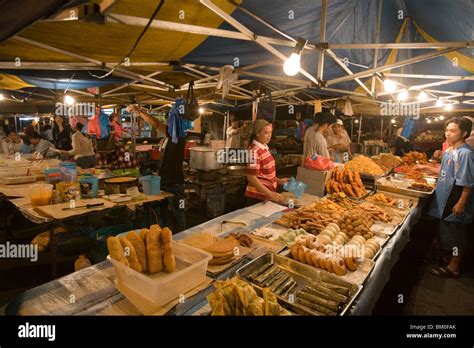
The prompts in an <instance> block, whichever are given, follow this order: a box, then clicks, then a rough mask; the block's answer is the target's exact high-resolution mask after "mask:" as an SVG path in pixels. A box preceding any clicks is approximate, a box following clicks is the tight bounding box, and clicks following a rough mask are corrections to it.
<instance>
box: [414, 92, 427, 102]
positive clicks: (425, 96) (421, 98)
mask: <svg viewBox="0 0 474 348" xmlns="http://www.w3.org/2000/svg"><path fill="white" fill-rule="evenodd" d="M417 98H418V100H419V101H425V100H426V99H428V94H426V92H425V91H421V92H420V94H418V97H417Z"/></svg>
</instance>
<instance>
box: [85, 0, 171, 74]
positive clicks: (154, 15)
mask: <svg viewBox="0 0 474 348" xmlns="http://www.w3.org/2000/svg"><path fill="white" fill-rule="evenodd" d="M164 3H165V0H160V3H159V4H158V7H157V8H156V9H155V11H154V12H153V14H152V15H151V17H150V20H149V21H148V23H147V25H146V26H145V28H143V30H142V32H141V33H140V35H139V36H138V38H137V40H136V41H135V44H134V45H133V47H132V49H131V50H130V52H129V53H128V54H127V55H125V56H124V57H123V58H122V60H120V62H118V64H117V65H116V66H114V67H113V68H112V70H110V71H109V72H108V73H106V74H105V75H102V76H98V75H94V74H92V73H91V72H90V71H87V72H88V73H89V75H90V76H93V77H95V78H98V79H103V78H105V77H107V76H109V75H110V74H112V73H113V72H114V71H115V70H116V69H117V68H118V67H119V66H120V65H121V64H122V63H123V61H124V60H125V59H126V58H130V57H131V56H132V54H133V52H134V51H135V49H136V48H137V46H138V44H139V43H140V41H141V39H142V37H143V35H145V33H146V32H147V30H148V28H149V27H150V25H151V23H152V22H153V20H154V19H155V17H156V15H157V14H158V12H160V10H161V7H162V6H163V4H164Z"/></svg>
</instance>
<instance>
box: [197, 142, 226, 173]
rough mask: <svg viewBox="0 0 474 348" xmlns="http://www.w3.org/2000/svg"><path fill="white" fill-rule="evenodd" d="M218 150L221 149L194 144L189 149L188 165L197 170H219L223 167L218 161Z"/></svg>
mask: <svg viewBox="0 0 474 348" xmlns="http://www.w3.org/2000/svg"><path fill="white" fill-rule="evenodd" d="M218 151H222V150H221V149H213V148H211V147H206V146H196V147H193V148H190V149H189V152H190V154H191V156H190V159H189V165H190V166H191V168H193V169H197V170H219V169H221V168H222V167H223V164H222V163H219V162H218V160H217V159H218Z"/></svg>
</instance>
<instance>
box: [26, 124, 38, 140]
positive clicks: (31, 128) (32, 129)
mask: <svg viewBox="0 0 474 348" xmlns="http://www.w3.org/2000/svg"><path fill="white" fill-rule="evenodd" d="M37 124H38V122H37V121H36V120H32V121H31V122H30V123H29V124H28V126H26V127H25V131H24V133H25V135H26V137H27V138H30V137H31V135H32V134H33V133H34V132H36V125H37Z"/></svg>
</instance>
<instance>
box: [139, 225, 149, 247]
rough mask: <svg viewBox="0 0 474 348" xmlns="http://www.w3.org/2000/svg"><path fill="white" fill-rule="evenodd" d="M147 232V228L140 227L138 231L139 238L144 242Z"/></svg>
mask: <svg viewBox="0 0 474 348" xmlns="http://www.w3.org/2000/svg"><path fill="white" fill-rule="evenodd" d="M147 233H148V228H142V230H141V231H140V238H141V239H142V241H143V243H144V244H146V234H147Z"/></svg>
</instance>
